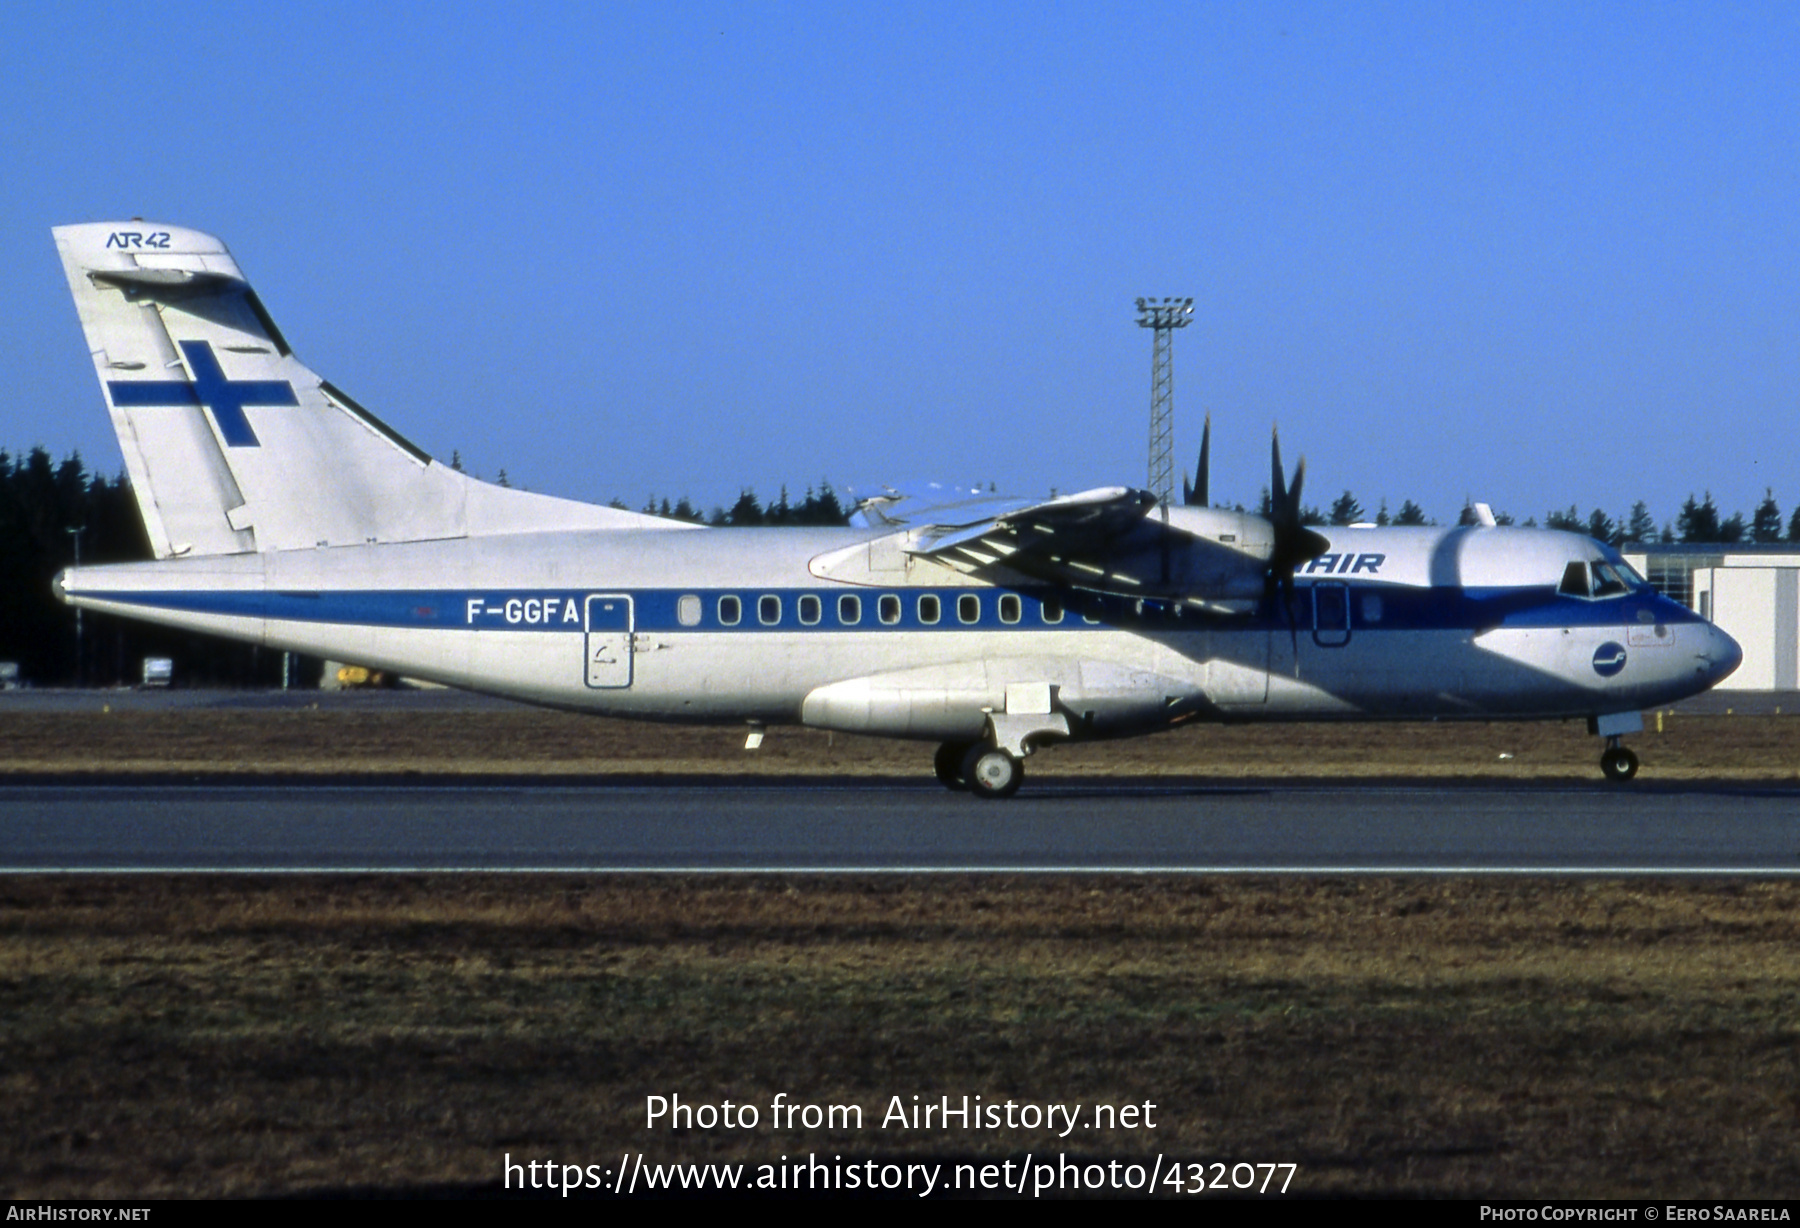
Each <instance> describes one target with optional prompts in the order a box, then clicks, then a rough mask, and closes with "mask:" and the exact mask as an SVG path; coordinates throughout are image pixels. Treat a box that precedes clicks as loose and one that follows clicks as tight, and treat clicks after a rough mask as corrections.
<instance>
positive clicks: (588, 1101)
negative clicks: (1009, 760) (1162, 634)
mask: <svg viewBox="0 0 1800 1228" xmlns="http://www.w3.org/2000/svg"><path fill="white" fill-rule="evenodd" d="M1797 943H1800V896H1797V893H1796V891H1795V889H1794V888H1793V887H1792V886H1790V885H1788V884H1786V883H1780V884H1769V883H1761V884H1749V883H1746V884H1735V885H1711V886H1706V887H1696V886H1693V885H1686V884H1680V883H1660V882H1640V883H1630V884H1620V883H1605V882H1595V883H1585V882H1570V881H1559V882H1546V881H1538V882H1526V883H1510V884H1503V883H1494V882H1470V881H1443V880H1430V881H1391V880H1388V881H1331V880H1325V881H1292V880H1267V881H1236V880H1234V881H1215V880H1206V879H1157V878H1148V879H1105V880H1090V879H1053V880H1038V879H1033V880H1026V881H1019V880H1009V879H1006V878H1000V877H986V878H959V879H953V880H937V881H932V882H929V883H925V884H919V883H915V882H904V881H898V880H884V879H881V878H857V879H807V878H792V879H789V878H778V877H771V878H762V879H755V880H749V881H746V880H731V881H721V880H715V879H708V878H704V877H696V878H682V879H655V880H645V879H633V878H629V877H618V878H571V877H538V878H531V879H524V880H521V879H517V878H510V879H509V878H504V877H482V876H475V877H456V878H450V877H437V878H433V877H371V878H356V879H298V880H296V879H281V880H255V879H250V880H246V879H231V878H160V877H153V878H129V879H123V878H83V879H12V880H6V881H0V1013H3V1017H4V1018H5V1019H6V1021H7V1022H6V1024H5V1027H4V1029H0V1068H3V1069H4V1071H5V1074H4V1076H0V1077H3V1079H4V1087H5V1101H4V1103H5V1105H6V1110H5V1113H6V1129H5V1130H4V1131H0V1174H3V1179H0V1192H3V1193H4V1194H6V1195H7V1196H11V1197H40V1196H56V1195H101V1196H120V1197H124V1196H135V1195H178V1194H179V1195H224V1194H252V1193H255V1194H281V1193H293V1192H299V1191H315V1192H316V1191H325V1190H333V1189H344V1188H351V1189H370V1188H379V1189H386V1190H396V1191H404V1190H409V1189H411V1190H420V1189H433V1190H437V1191H440V1192H441V1191H443V1190H445V1189H465V1188H466V1189H476V1188H480V1187H483V1186H493V1185H495V1184H496V1183H497V1182H498V1181H499V1180H500V1166H501V1163H502V1157H503V1156H504V1155H506V1154H509V1153H510V1154H511V1155H512V1156H513V1157H514V1158H515V1159H518V1158H521V1157H529V1158H532V1159H550V1160H556V1161H558V1162H569V1163H581V1164H588V1163H602V1164H610V1163H614V1162H616V1159H617V1157H618V1156H619V1155H620V1154H621V1153H622V1152H624V1151H627V1150H633V1151H635V1150H642V1151H644V1152H645V1153H646V1154H647V1157H648V1159H650V1160H651V1161H661V1162H670V1161H681V1160H696V1161H710V1160H724V1159H734V1160H736V1159H741V1160H748V1161H752V1162H756V1161H762V1160H774V1159H776V1157H778V1156H781V1155H789V1156H793V1155H797V1154H805V1153H806V1152H808V1151H813V1152H818V1153H822V1154H828V1155H829V1154H841V1155H844V1156H846V1157H847V1158H852V1159H855V1158H862V1157H869V1156H884V1157H909V1158H915V1159H916V1158H919V1157H926V1156H933V1157H945V1156H965V1157H967V1156H991V1157H996V1158H1004V1157H1013V1158H1018V1157H1022V1156H1023V1155H1024V1154H1025V1153H1027V1152H1033V1153H1036V1154H1037V1155H1039V1156H1043V1155H1045V1154H1046V1153H1049V1154H1054V1153H1055V1152H1057V1151H1068V1152H1071V1153H1079V1154H1083V1155H1088V1156H1094V1155H1099V1156H1147V1155H1153V1154H1155V1153H1161V1154H1163V1155H1165V1156H1170V1157H1174V1156H1180V1157H1185V1158H1191V1159H1197V1160H1206V1161H1213V1160H1221V1161H1225V1162H1228V1163H1229V1162H1236V1161H1245V1162H1265V1163H1270V1162H1274V1163H1280V1162H1291V1163H1295V1164H1297V1165H1299V1170H1298V1174H1297V1175H1296V1177H1295V1179H1294V1184H1293V1186H1292V1191H1293V1192H1295V1193H1305V1194H1323V1193H1363V1194H1376V1193H1380V1194H1460V1195H1475V1194H1510V1195H1520V1196H1532V1197H1539V1196H1553V1195H1560V1196H1584V1197H1612V1196H1652V1195H1654V1196H1658V1197H1684V1196H1685V1197H1701V1196H1704V1197H1708V1198H1711V1197H1759V1196H1760V1197H1773V1196H1786V1195H1791V1194H1792V1192H1793V1191H1794V1190H1795V1189H1796V1188H1800V1143H1797V1142H1796V1139H1797V1134H1800V1132H1797V1130H1796V1127H1797V1126H1800V1091H1797V1090H1796V1089H1797V1088H1800V958H1797V957H1796V950H1797V949H1800V948H1797ZM777 1092H786V1093H788V1095H789V1096H790V1097H792V1098H794V1099H797V1100H800V1101H802V1102H806V1101H811V1102H818V1103H840V1104H860V1105H861V1106H863V1108H864V1110H865V1113H866V1114H867V1115H868V1116H867V1118H866V1119H865V1127H864V1129H862V1130H860V1131H850V1130H842V1129H840V1130H836V1131H830V1130H823V1129H821V1130H812V1131H807V1130H802V1129H798V1128H796V1129H794V1130H789V1131H770V1130H768V1129H766V1128H763V1129H759V1130H755V1131H748V1132H745V1131H737V1130H713V1131H706V1130H699V1129H695V1130H690V1131H682V1132H670V1131H664V1130H658V1131H648V1132H647V1131H646V1130H645V1128H644V1125H645V1099H646V1097H647V1096H650V1095H672V1094H679V1095H681V1096H682V1097H683V1098H684V1099H685V1100H688V1101H690V1102H701V1103H715V1104H716V1103H718V1102H720V1101H723V1100H725V1099H727V1098H729V1099H731V1100H733V1101H734V1102H737V1103H751V1104H760V1105H767V1104H768V1103H769V1102H770V1100H771V1099H772V1098H773V1096H774V1095H775V1093H777ZM915 1093H917V1094H919V1095H921V1096H924V1097H927V1098H936V1097H939V1096H942V1095H946V1094H948V1095H951V1096H953V1097H959V1096H961V1095H963V1094H970V1095H981V1096H983V1097H984V1098H985V1099H986V1100H988V1101H990V1102H992V1101H998V1100H1003V1099H1005V1098H1007V1097H1012V1098H1016V1099H1018V1100H1020V1101H1032V1102H1038V1103H1042V1102H1047V1101H1063V1102H1069V1101H1074V1102H1080V1103H1084V1104H1085V1103H1095V1102H1107V1103H1114V1104H1125V1103H1141V1102H1144V1101H1150V1102H1153V1103H1154V1104H1156V1105H1157V1106H1158V1107H1157V1110H1156V1115H1155V1122H1156V1126H1155V1128H1154V1129H1153V1130H1144V1129H1138V1130H1118V1131H1114V1132H1110V1133H1106V1134H1103V1135H1093V1134H1088V1135H1087V1136H1085V1137H1076V1138H1074V1139H1072V1140H1059V1139H1057V1138H1056V1137H1054V1136H1053V1135H1050V1134H1048V1133H1046V1132H1044V1131H1041V1130H1040V1131H1037V1132H1035V1133H1034V1132H1029V1131H1022V1130H1015V1131H1010V1132H1009V1131H999V1132H991V1133H972V1132H963V1131H958V1130H950V1131H943V1130H932V1131H920V1132H911V1131H900V1130H897V1129H889V1130H883V1129H880V1128H878V1127H877V1126H876V1121H877V1120H878V1119H879V1117H880V1116H881V1113H882V1111H883V1106H884V1105H885V1104H886V1103H887V1101H888V1098H889V1097H891V1096H894V1095H899V1096H902V1097H904V1098H907V1099H908V1102H910V1097H911V1096H912V1095H913V1094H915Z"/></svg>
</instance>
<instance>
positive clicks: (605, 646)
mask: <svg viewBox="0 0 1800 1228" xmlns="http://www.w3.org/2000/svg"><path fill="white" fill-rule="evenodd" d="M631 632H632V621H631V598H630V597H627V596H625V595H623V594H621V593H594V594H591V595H590V596H589V597H588V599H587V626H586V634H585V635H583V636H582V639H583V640H584V641H585V644H586V649H587V684H588V686H590V687H592V688H593V689H595V690H602V689H610V688H617V687H628V686H630V685H631Z"/></svg>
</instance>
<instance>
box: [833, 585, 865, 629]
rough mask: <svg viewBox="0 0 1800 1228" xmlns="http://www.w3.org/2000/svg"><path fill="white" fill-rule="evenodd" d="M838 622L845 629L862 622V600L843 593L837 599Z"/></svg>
mask: <svg viewBox="0 0 1800 1228" xmlns="http://www.w3.org/2000/svg"><path fill="white" fill-rule="evenodd" d="M838 621H839V622H841V623H843V624H844V625H845V626H846V627H854V626H855V625H856V624H857V623H859V622H861V621H862V598H861V597H855V596H852V595H851V594H849V593H845V594H844V595H843V596H842V597H839V598H838Z"/></svg>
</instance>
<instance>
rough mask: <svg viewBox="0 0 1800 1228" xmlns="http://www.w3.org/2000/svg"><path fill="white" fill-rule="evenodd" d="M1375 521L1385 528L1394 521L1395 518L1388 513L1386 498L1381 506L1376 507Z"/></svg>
mask: <svg viewBox="0 0 1800 1228" xmlns="http://www.w3.org/2000/svg"><path fill="white" fill-rule="evenodd" d="M1375 523H1376V524H1377V525H1378V526H1379V527H1381V528H1384V529H1385V528H1387V527H1388V526H1389V525H1390V524H1393V523H1394V518H1393V517H1392V516H1390V515H1388V510H1387V500H1386V499H1383V500H1382V501H1381V506H1380V507H1378V508H1376V509H1375Z"/></svg>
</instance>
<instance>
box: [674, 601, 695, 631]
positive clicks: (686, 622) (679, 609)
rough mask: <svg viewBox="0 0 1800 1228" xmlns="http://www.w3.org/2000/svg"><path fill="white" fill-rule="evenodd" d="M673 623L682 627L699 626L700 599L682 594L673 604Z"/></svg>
mask: <svg viewBox="0 0 1800 1228" xmlns="http://www.w3.org/2000/svg"><path fill="white" fill-rule="evenodd" d="M675 621H676V622H678V623H680V624H681V625H682V626H684V627H698V626H699V625H700V598H698V597H696V596H695V595H694V594H692V593H684V594H683V595H682V597H681V599H680V600H679V601H677V602H676V603H675Z"/></svg>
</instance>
